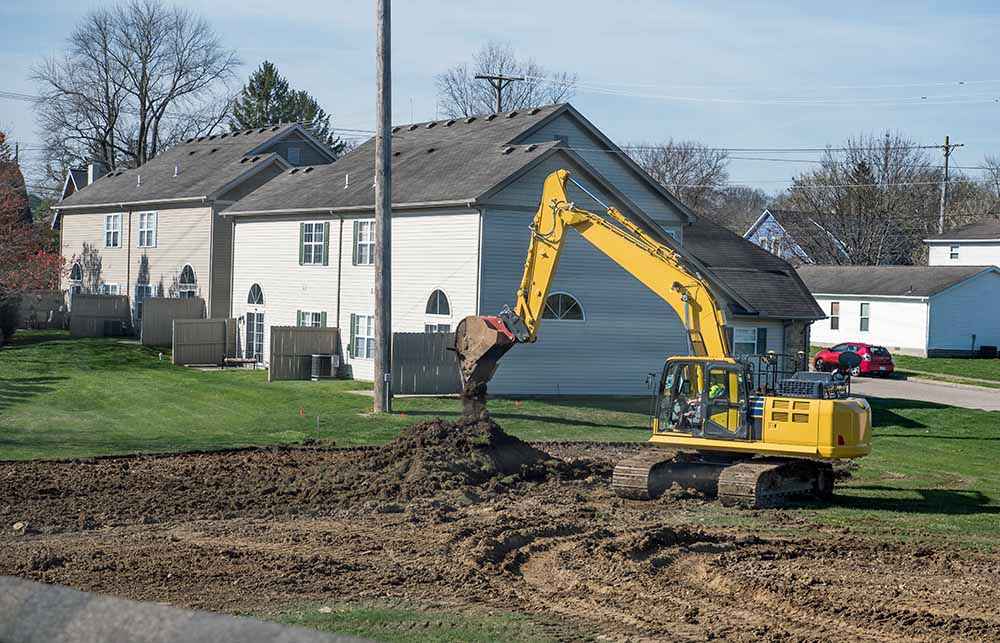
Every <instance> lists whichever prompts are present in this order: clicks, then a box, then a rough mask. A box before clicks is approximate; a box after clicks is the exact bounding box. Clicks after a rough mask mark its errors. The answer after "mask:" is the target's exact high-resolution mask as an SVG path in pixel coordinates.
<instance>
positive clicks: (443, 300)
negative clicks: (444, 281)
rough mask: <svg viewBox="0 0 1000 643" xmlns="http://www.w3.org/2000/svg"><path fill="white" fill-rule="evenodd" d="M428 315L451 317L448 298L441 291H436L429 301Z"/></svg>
mask: <svg viewBox="0 0 1000 643" xmlns="http://www.w3.org/2000/svg"><path fill="white" fill-rule="evenodd" d="M426 312H427V314H428V315H450V314H451V306H450V305H449V304H448V297H446V296H445V294H444V292H442V291H441V290H435V291H434V292H432V293H431V296H430V298H429V299H428V300H427V310H426Z"/></svg>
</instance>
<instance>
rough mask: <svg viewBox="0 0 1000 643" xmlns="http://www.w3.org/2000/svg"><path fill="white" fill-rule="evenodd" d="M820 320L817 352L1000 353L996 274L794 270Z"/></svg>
mask: <svg viewBox="0 0 1000 643" xmlns="http://www.w3.org/2000/svg"><path fill="white" fill-rule="evenodd" d="M798 272H799V275H800V276H801V277H802V280H803V281H804V282H805V284H806V285H807V286H808V287H809V290H810V291H811V292H812V294H813V296H814V297H815V298H816V301H818V302H819V305H820V306H821V307H822V308H823V311H824V312H825V313H826V315H827V317H826V319H823V320H820V321H817V322H815V323H814V324H813V326H812V340H813V343H814V344H817V345H820V346H832V345H834V344H839V343H841V342H845V341H855V342H867V343H869V344H876V345H881V346H885V347H886V348H888V349H889V350H890V351H892V352H896V353H902V354H906V355H919V356H946V355H954V356H962V355H971V354H974V353H976V352H978V351H979V349H980V347H982V346H1000V268H997V267H996V266H802V267H800V268H799V269H798Z"/></svg>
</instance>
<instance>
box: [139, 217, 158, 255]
mask: <svg viewBox="0 0 1000 643" xmlns="http://www.w3.org/2000/svg"><path fill="white" fill-rule="evenodd" d="M139 247H140V248H155V247H156V213H155V212H140V213H139Z"/></svg>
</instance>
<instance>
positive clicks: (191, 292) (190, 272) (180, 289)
mask: <svg viewBox="0 0 1000 643" xmlns="http://www.w3.org/2000/svg"><path fill="white" fill-rule="evenodd" d="M197 292H198V280H197V279H195V276H194V269H193V268H192V267H191V266H190V264H189V265H186V266H184V269H183V270H181V276H180V279H178V280H177V296H178V297H179V298H181V299H193V298H194V296H195V295H196V294H197Z"/></svg>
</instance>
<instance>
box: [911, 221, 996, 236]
mask: <svg viewBox="0 0 1000 643" xmlns="http://www.w3.org/2000/svg"><path fill="white" fill-rule="evenodd" d="M937 239H941V240H946V239H959V240H966V239H967V240H976V239H1000V220H995V221H982V222H980V223H972V224H969V225H966V226H962V227H961V228H955V229H954V230H949V231H948V232H945V233H942V234H938V235H934V236H933V237H930V238H928V239H927V240H928V241H934V240H937Z"/></svg>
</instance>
